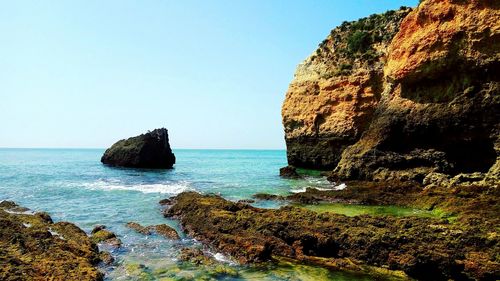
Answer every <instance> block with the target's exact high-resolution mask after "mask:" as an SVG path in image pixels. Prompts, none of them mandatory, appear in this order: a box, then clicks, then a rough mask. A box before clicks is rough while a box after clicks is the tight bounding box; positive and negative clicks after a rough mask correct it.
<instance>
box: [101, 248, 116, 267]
mask: <svg viewBox="0 0 500 281" xmlns="http://www.w3.org/2000/svg"><path fill="white" fill-rule="evenodd" d="M99 259H100V260H101V261H102V262H103V263H104V264H105V265H111V264H113V262H115V258H113V256H112V255H111V253H110V252H106V251H102V252H100V253H99Z"/></svg>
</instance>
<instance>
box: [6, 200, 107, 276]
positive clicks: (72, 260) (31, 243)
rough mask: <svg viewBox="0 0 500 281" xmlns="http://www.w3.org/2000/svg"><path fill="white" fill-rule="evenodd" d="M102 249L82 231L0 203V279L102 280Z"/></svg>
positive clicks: (47, 217) (23, 209) (10, 204)
mask: <svg viewBox="0 0 500 281" xmlns="http://www.w3.org/2000/svg"><path fill="white" fill-rule="evenodd" d="M99 262H100V256H99V250H98V248H97V246H96V244H95V243H93V242H92V241H91V240H90V239H89V237H87V235H86V234H85V232H84V231H83V230H81V229H80V228H78V227H77V226H75V225H74V224H72V223H69V222H57V223H52V219H51V218H50V216H49V215H48V214H47V213H35V214H32V213H30V212H29V211H28V210H27V209H26V208H22V207H19V206H17V205H16V204H15V203H13V202H7V201H3V202H1V203H0V280H102V279H103V274H102V273H101V272H99V271H98V269H97V264H98V263H99Z"/></svg>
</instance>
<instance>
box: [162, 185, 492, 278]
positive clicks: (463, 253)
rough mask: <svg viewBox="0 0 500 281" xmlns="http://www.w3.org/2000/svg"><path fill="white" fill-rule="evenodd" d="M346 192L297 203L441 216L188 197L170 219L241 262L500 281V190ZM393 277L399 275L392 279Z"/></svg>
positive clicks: (296, 198) (360, 188) (314, 194)
mask: <svg viewBox="0 0 500 281" xmlns="http://www.w3.org/2000/svg"><path fill="white" fill-rule="evenodd" d="M349 186H352V187H348V188H346V189H345V190H342V191H319V190H315V189H309V190H308V191H306V192H304V193H298V194H294V195H291V196H288V197H286V198H282V199H286V200H289V201H292V202H308V203H310V202H315V203H319V204H320V203H321V202H349V203H357V204H390V205H403V206H413V207H419V208H427V209H434V210H437V211H440V212H442V213H443V214H446V215H443V217H442V218H423V217H413V216H409V217H392V216H370V215H362V216H354V217H347V216H344V215H339V214H335V213H329V212H327V213H321V214H318V213H315V212H313V211H309V210H306V209H303V208H297V207H292V206H287V207H282V208H280V209H277V210H270V209H259V208H255V207H252V206H250V205H248V204H246V203H239V202H238V203H234V202H231V201H228V200H225V199H223V198H222V197H219V196H216V195H201V194H198V193H195V192H185V193H182V194H179V195H178V196H176V197H174V198H171V204H172V205H170V206H169V207H168V208H167V209H166V211H165V216H166V217H169V218H175V219H178V220H179V221H180V223H181V225H182V226H183V228H184V229H185V231H186V232H187V233H188V234H189V235H190V236H192V237H194V238H196V239H198V240H200V241H202V242H204V243H206V244H207V245H211V246H212V247H214V248H215V249H216V250H217V251H221V252H223V253H226V254H229V255H231V256H232V257H233V258H235V259H236V260H238V262H240V263H243V264H247V263H250V264H254V263H261V262H266V261H271V260H273V259H274V258H276V257H284V258H291V259H294V260H297V261H299V262H306V263H313V264H317V265H320V266H325V267H329V268H334V269H342V270H359V271H366V270H367V269H368V268H369V267H370V266H371V267H376V268H380V269H386V270H388V273H389V272H390V271H396V272H397V271H402V272H404V273H405V274H406V275H407V276H409V277H411V278H416V279H419V280H430V279H432V280H448V279H453V280H495V279H496V278H498V277H499V276H500V263H499V260H498V257H497V253H498V252H499V251H500V243H499V242H500V241H499V236H498V233H497V231H496V227H497V226H498V225H499V218H498V213H499V211H500V207H499V206H500V204H499V203H500V202H499V194H498V191H497V189H496V188H478V187H475V186H469V187H461V188H457V189H453V190H445V189H436V190H424V189H423V188H421V187H418V186H414V188H409V186H408V183H392V184H388V185H383V186H382V185H375V184H374V183H373V182H369V183H361V182H358V183H357V185H356V183H351V184H350V185H349ZM393 274H394V273H393Z"/></svg>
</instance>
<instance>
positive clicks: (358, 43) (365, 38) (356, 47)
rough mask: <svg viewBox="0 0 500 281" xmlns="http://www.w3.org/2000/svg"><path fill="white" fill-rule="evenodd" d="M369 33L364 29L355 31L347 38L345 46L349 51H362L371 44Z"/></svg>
mask: <svg viewBox="0 0 500 281" xmlns="http://www.w3.org/2000/svg"><path fill="white" fill-rule="evenodd" d="M370 37H371V36H370V34H369V33H368V32H366V31H359V30H358V31H356V32H354V33H353V34H351V35H350V36H349V38H347V48H348V49H349V52H351V53H357V52H361V53H364V52H365V51H366V50H368V48H369V47H370V44H371V40H370V39H371V38H370Z"/></svg>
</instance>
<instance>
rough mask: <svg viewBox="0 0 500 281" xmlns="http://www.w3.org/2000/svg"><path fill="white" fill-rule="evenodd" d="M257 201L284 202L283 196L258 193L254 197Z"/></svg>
mask: <svg viewBox="0 0 500 281" xmlns="http://www.w3.org/2000/svg"><path fill="white" fill-rule="evenodd" d="M252 197H253V198H255V199H257V200H283V199H284V198H283V196H280V195H276V194H269V193H257V194H254V195H252Z"/></svg>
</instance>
